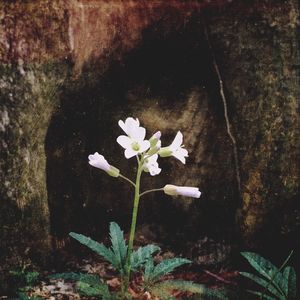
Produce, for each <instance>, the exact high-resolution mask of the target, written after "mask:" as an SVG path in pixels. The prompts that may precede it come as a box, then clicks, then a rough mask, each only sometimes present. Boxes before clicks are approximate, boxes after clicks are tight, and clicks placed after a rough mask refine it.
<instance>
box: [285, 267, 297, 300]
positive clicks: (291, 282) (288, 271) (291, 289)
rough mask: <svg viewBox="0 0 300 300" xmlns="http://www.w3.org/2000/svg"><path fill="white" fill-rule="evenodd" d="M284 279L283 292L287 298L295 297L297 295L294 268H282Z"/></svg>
mask: <svg viewBox="0 0 300 300" xmlns="http://www.w3.org/2000/svg"><path fill="white" fill-rule="evenodd" d="M283 277H284V279H285V285H284V292H285V294H286V296H287V298H288V299H296V297H297V277H296V272H295V270H294V268H292V267H289V266H288V267H285V269H284V270H283Z"/></svg>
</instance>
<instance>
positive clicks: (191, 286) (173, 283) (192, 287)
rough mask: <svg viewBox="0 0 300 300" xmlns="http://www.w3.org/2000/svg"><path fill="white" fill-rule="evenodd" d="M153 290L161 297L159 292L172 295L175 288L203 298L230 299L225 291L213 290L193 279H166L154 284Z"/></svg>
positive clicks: (154, 293)
mask: <svg viewBox="0 0 300 300" xmlns="http://www.w3.org/2000/svg"><path fill="white" fill-rule="evenodd" d="M150 290H151V292H152V294H153V295H155V296H157V297H159V293H161V292H162V291H163V292H164V294H167V293H168V294H169V295H171V293H172V291H173V290H178V291H182V292H190V293H194V294H198V295H199V296H200V295H201V299H228V297H227V296H226V295H225V293H224V292H223V291H218V290H213V289H209V288H207V287H205V286H204V285H202V284H197V283H194V282H192V281H185V280H166V281H162V282H159V283H156V284H154V285H153V286H152V287H151V289H150Z"/></svg>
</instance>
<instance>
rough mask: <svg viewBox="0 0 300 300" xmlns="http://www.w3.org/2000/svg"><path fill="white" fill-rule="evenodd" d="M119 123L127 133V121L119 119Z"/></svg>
mask: <svg viewBox="0 0 300 300" xmlns="http://www.w3.org/2000/svg"><path fill="white" fill-rule="evenodd" d="M118 124H119V126H120V127H121V128H122V129H123V131H124V132H125V133H126V134H127V129H126V125H125V123H124V122H123V121H122V120H119V122H118Z"/></svg>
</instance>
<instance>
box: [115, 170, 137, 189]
mask: <svg viewBox="0 0 300 300" xmlns="http://www.w3.org/2000/svg"><path fill="white" fill-rule="evenodd" d="M119 177H121V178H123V179H124V180H126V181H128V182H129V183H130V184H131V185H133V186H134V187H135V183H134V182H133V181H131V180H130V179H129V178H127V177H126V176H124V175H122V174H121V173H120V174H119Z"/></svg>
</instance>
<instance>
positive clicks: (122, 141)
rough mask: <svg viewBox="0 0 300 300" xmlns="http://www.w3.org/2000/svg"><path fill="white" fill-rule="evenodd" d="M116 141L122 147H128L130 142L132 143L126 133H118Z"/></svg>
mask: <svg viewBox="0 0 300 300" xmlns="http://www.w3.org/2000/svg"><path fill="white" fill-rule="evenodd" d="M117 142H118V144H120V145H121V146H122V147H123V148H124V149H127V148H130V147H131V144H132V139H130V138H129V137H128V136H126V135H120V136H119V137H118V138H117Z"/></svg>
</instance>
